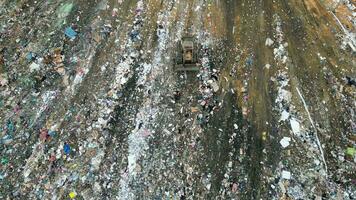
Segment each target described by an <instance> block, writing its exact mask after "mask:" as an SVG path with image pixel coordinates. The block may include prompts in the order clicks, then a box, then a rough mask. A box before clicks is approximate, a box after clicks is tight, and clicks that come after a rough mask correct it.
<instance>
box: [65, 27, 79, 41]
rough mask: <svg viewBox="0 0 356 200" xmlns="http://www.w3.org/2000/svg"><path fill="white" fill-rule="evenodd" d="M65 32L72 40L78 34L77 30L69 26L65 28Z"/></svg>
mask: <svg viewBox="0 0 356 200" xmlns="http://www.w3.org/2000/svg"><path fill="white" fill-rule="evenodd" d="M64 34H65V35H66V36H67V37H68V38H69V39H71V40H73V39H75V37H76V36H77V34H78V33H77V32H76V31H75V30H73V28H72V27H70V26H69V27H67V28H65V30H64Z"/></svg>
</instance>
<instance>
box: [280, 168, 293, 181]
mask: <svg viewBox="0 0 356 200" xmlns="http://www.w3.org/2000/svg"><path fill="white" fill-rule="evenodd" d="M282 178H283V179H287V180H289V179H290V178H291V173H290V172H289V171H284V170H283V171H282Z"/></svg>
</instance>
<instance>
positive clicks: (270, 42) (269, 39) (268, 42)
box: [265, 38, 274, 47]
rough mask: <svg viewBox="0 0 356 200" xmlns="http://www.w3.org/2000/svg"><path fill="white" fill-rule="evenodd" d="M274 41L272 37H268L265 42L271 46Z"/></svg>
mask: <svg viewBox="0 0 356 200" xmlns="http://www.w3.org/2000/svg"><path fill="white" fill-rule="evenodd" d="M273 43H274V41H273V40H272V39H271V38H267V39H266V43H265V44H266V46H269V47H270V46H272V45H273Z"/></svg>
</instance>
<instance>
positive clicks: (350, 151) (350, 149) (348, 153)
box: [346, 147, 356, 157]
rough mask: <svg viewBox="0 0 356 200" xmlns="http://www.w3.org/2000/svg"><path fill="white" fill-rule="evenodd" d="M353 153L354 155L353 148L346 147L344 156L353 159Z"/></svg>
mask: <svg viewBox="0 0 356 200" xmlns="http://www.w3.org/2000/svg"><path fill="white" fill-rule="evenodd" d="M355 153H356V149H355V148H353V147H347V148H346V154H347V155H349V156H351V157H354V156H355Z"/></svg>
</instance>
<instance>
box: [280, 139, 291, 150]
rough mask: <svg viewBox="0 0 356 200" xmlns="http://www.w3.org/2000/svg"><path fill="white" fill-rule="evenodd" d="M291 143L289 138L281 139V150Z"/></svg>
mask: <svg viewBox="0 0 356 200" xmlns="http://www.w3.org/2000/svg"><path fill="white" fill-rule="evenodd" d="M290 141H291V138H290V137H283V138H282V140H281V141H279V143H280V144H281V145H282V147H283V148H286V147H288V146H289V142H290Z"/></svg>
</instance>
